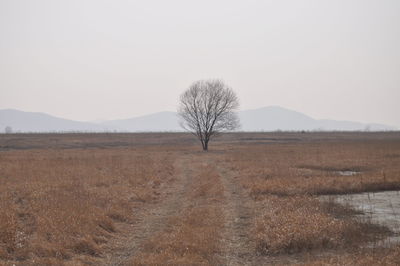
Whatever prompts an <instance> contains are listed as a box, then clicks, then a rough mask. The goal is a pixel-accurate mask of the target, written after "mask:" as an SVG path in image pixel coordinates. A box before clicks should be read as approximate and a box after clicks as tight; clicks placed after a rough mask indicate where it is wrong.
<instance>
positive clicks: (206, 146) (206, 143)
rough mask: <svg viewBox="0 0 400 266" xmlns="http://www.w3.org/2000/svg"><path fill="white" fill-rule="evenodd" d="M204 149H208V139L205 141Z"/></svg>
mask: <svg viewBox="0 0 400 266" xmlns="http://www.w3.org/2000/svg"><path fill="white" fill-rule="evenodd" d="M203 151H208V140H206V141H204V145H203Z"/></svg>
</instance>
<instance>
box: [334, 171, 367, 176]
mask: <svg viewBox="0 0 400 266" xmlns="http://www.w3.org/2000/svg"><path fill="white" fill-rule="evenodd" d="M336 173H337V174H339V175H341V176H352V175H357V174H360V173H361V172H358V171H337V172H336Z"/></svg>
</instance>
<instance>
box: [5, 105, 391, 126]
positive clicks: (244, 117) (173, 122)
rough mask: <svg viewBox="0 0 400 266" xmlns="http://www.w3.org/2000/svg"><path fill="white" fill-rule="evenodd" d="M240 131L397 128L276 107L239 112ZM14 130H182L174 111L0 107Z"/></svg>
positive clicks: (6, 124) (6, 122)
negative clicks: (86, 113)
mask: <svg viewBox="0 0 400 266" xmlns="http://www.w3.org/2000/svg"><path fill="white" fill-rule="evenodd" d="M238 115H239V117H240V121H241V125H242V127H241V129H240V130H241V131H276V130H282V131H300V130H307V131H311V130H317V131H319V130H321V131H332V130H333V131H356V130H370V131H385V130H397V129H396V128H395V127H392V126H387V125H382V124H365V123H359V122H351V121H337V120H331V119H321V120H318V119H313V118H311V117H309V116H307V115H305V114H303V113H300V112H296V111H293V110H289V109H285V108H282V107H279V106H269V107H264V108H259V109H253V110H245V111H240V112H239V113H238ZM7 126H9V127H11V128H12V129H13V131H14V132H75V131H79V132H105V131H106V132H110V131H118V132H156V131H182V128H181V127H180V126H179V119H178V116H177V114H176V113H175V112H159V113H153V114H149V115H145V116H139V117H134V118H129V119H117V120H108V121H104V122H101V123H94V122H80V121H74V120H69V119H63V118H58V117H55V116H51V115H48V114H45V113H33V112H23V111H19V110H14V109H4V110H0V132H4V129H5V127H7Z"/></svg>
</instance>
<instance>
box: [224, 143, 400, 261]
mask: <svg viewBox="0 0 400 266" xmlns="http://www.w3.org/2000/svg"><path fill="white" fill-rule="evenodd" d="M229 153H230V155H229V156H227V157H221V160H225V166H226V167H229V168H231V169H232V170H234V171H236V172H237V174H238V180H239V182H240V183H241V184H242V186H243V187H244V188H246V189H247V191H248V193H249V195H250V196H251V197H252V198H253V199H254V200H255V206H260V207H258V208H259V211H257V213H258V215H257V217H256V222H255V224H254V227H253V229H252V230H251V231H252V235H253V236H252V237H253V239H254V240H255V241H256V243H257V248H258V250H259V251H261V252H262V253H264V254H290V253H298V252H303V251H315V250H340V249H354V248H357V247H359V246H360V245H364V244H365V243H367V242H369V241H375V240H378V239H380V238H383V237H385V236H386V235H388V234H390V232H389V231H388V230H387V229H385V228H382V227H380V226H375V225H372V224H368V223H363V222H361V221H357V220H354V219H351V218H352V214H353V213H354V211H352V210H349V209H346V208H345V207H340V206H337V205H334V204H332V203H331V204H330V205H329V204H326V203H322V202H320V201H318V200H317V199H316V198H315V197H314V196H313V195H321V194H345V193H349V192H364V191H379V190H393V189H399V188H400V156H397V154H400V142H398V141H392V140H390V141H389V140H371V141H368V142H359V141H347V142H337V141H330V142H314V143H306V144H305V143H296V144H293V143H283V144H279V145H259V146H254V145H242V146H240V147H239V148H238V149H237V150H233V151H232V152H229ZM348 170H350V171H361V173H359V174H357V175H353V176H340V175H339V173H338V171H348Z"/></svg>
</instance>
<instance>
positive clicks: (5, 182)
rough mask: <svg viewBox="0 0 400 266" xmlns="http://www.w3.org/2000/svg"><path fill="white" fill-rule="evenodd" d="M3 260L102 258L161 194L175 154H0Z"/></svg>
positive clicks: (0, 248)
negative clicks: (122, 227)
mask: <svg viewBox="0 0 400 266" xmlns="http://www.w3.org/2000/svg"><path fill="white" fill-rule="evenodd" d="M0 161H1V168H0V176H1V180H0V184H1V186H0V190H1V191H0V198H1V199H0V204H1V213H0V259H3V260H8V261H16V262H18V261H19V262H25V263H27V262H33V261H35V262H36V263H39V264H40V263H47V262H49V263H51V264H59V263H60V262H61V261H65V260H66V261H71V260H72V261H73V259H76V258H79V257H82V258H83V260H85V257H89V258H92V257H93V258H97V257H100V256H101V255H102V251H103V247H104V245H105V244H106V243H107V242H108V240H109V239H110V238H112V237H113V236H115V234H116V226H115V223H116V222H132V221H133V220H134V219H135V214H134V213H133V211H132V208H133V207H134V206H136V205H138V204H142V203H145V202H151V201H154V200H156V199H157V190H158V189H160V188H161V186H162V184H163V183H165V182H169V181H171V179H172V173H173V169H172V158H169V157H168V156H167V155H166V154H163V153H157V154H154V153H152V152H149V151H146V150H125V149H118V150H100V149H95V150H30V151H10V152H7V153H4V152H3V153H1V154H0Z"/></svg>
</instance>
